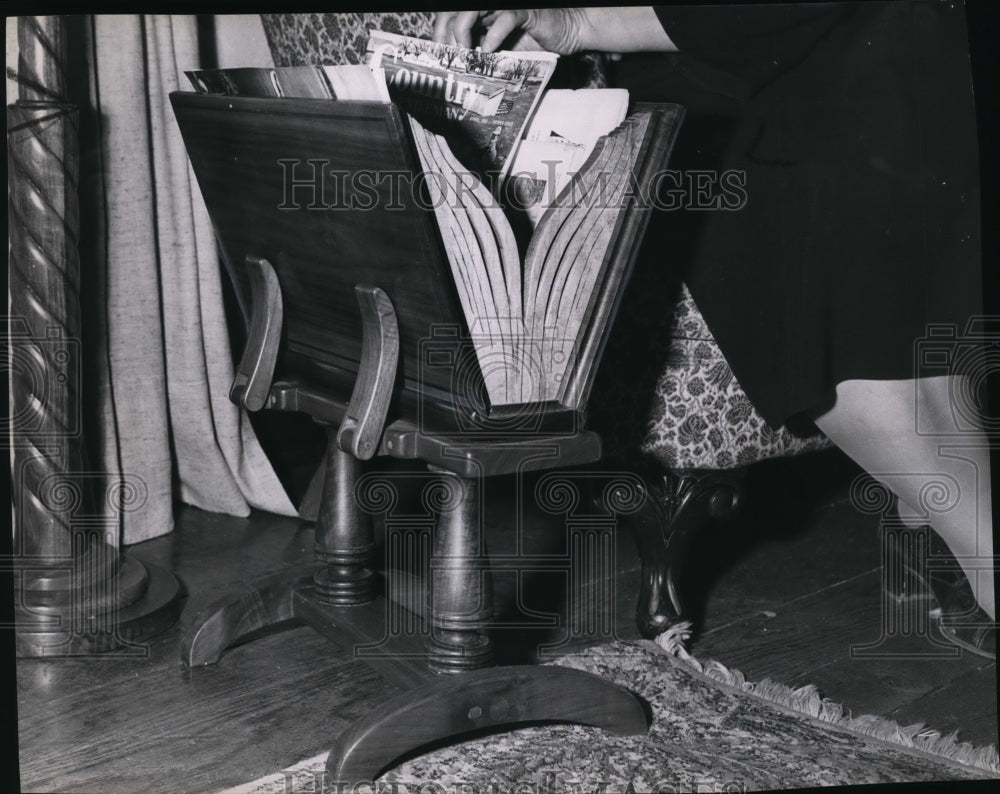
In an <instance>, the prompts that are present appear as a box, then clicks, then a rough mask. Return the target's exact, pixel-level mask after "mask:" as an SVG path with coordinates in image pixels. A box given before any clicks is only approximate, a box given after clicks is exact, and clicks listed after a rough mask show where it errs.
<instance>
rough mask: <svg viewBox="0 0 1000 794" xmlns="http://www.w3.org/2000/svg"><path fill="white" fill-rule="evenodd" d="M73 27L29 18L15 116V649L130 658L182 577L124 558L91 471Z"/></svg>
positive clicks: (163, 620) (170, 608)
mask: <svg viewBox="0 0 1000 794" xmlns="http://www.w3.org/2000/svg"><path fill="white" fill-rule="evenodd" d="M62 23H63V20H62V18H60V17H22V18H20V19H19V20H18V47H19V59H18V85H19V88H18V91H19V94H18V96H19V98H18V101H17V102H16V104H14V105H11V106H9V107H8V108H7V124H8V126H7V137H8V148H7V151H8V156H7V157H8V159H7V162H8V179H9V193H8V195H9V200H8V220H9V227H10V229H9V233H10V258H9V261H10V275H9V289H10V306H11V317H10V322H9V328H8V333H9V340H10V349H11V356H10V370H11V371H10V375H11V421H10V426H9V433H10V436H11V441H12V445H13V448H14V489H15V491H14V494H13V499H14V505H15V508H16V511H15V525H16V526H15V555H16V556H15V563H16V565H15V567H16V568H17V569H18V572H19V574H20V576H19V578H18V579H17V580H16V581H17V586H18V599H17V601H16V603H17V649H18V652H19V653H20V654H21V655H27V656H39V655H61V654H70V653H72V654H78V653H85V652H98V651H106V650H110V649H113V648H118V647H121V645H122V642H123V641H127V640H138V639H142V638H144V637H146V636H150V633H151V632H152V633H155V630H159V629H162V628H165V627H166V626H167V625H170V622H172V618H174V619H175V618H176V612H177V610H176V603H177V592H178V588H177V586H176V585H177V583H176V580H173V577H171V576H170V575H169V574H166V572H163V571H159V570H157V571H155V576H151V575H150V571H149V570H147V568H146V567H145V566H143V565H142V564H141V563H138V562H137V561H135V560H132V559H130V558H126V557H123V556H122V555H119V553H118V549H117V526H116V525H115V524H112V525H111V526H110V527H109V526H107V520H106V519H104V511H103V509H98V510H95V509H94V505H95V499H94V495H93V494H92V493H91V489H90V488H89V487H88V483H90V482H92V478H88V477H87V476H86V472H85V466H84V460H85V455H84V439H83V428H82V417H81V413H82V411H81V406H82V395H81V392H80V389H81V352H82V351H81V345H80V336H81V330H82V329H81V315H80V257H79V247H78V232H79V197H78V190H77V188H78V183H79V144H78V140H79V129H78V125H79V122H78V118H79V117H78V112H77V109H76V107H75V106H73V105H71V104H68V103H67V102H66V74H65V60H66V58H65V52H66V41H65V33H64V30H63V24H62ZM171 588H173V592H172V593H171ZM150 598H153V601H155V604H154V603H152V602H149V599H150ZM146 602H149V603H147V607H148V608H151V609H152V614H149V610H148V608H147V609H144V608H143V607H142V606H141V605H142V603H146ZM129 610H131V611H129Z"/></svg>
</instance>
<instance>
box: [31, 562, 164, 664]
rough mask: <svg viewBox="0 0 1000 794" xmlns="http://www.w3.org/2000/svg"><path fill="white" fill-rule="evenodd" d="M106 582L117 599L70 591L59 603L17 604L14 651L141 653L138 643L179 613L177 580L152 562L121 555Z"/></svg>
mask: <svg viewBox="0 0 1000 794" xmlns="http://www.w3.org/2000/svg"><path fill="white" fill-rule="evenodd" d="M137 572H138V573H139V577H138V578H139V579H141V580H142V581H143V582H144V585H145V586H143V587H141V592H137V588H136V587H135V581H136V578H137V577H136V574H137ZM117 580H120V581H117ZM109 584H110V587H111V589H112V590H115V591H116V592H117V596H118V597H117V598H110V599H109V598H100V597H94V596H93V595H92V594H89V593H80V592H72V591H71V592H69V593H67V594H65V596H64V598H62V599H60V601H61V604H60V605H59V606H49V605H47V606H44V607H37V608H35V607H32V606H30V605H29V606H25V605H24V604H19V605H18V606H17V609H16V615H15V625H16V631H15V638H16V639H15V647H16V652H17V655H18V656H20V657H24V658H37V657H53V656H89V655H91V654H102V653H110V652H113V651H117V652H121V653H126V654H144V653H145V648H143V647H142V643H144V642H145V641H146V640H149V639H150V638H152V637H155V636H156V635H157V634H161V633H162V632H164V631H166V630H167V629H168V628H170V626H172V625H173V624H174V623H176V622H177V619H178V618H179V617H180V612H181V596H182V595H183V591H182V588H181V584H180V582H178V580H177V579H176V578H175V577H174V575H173V574H171V573H170V572H169V571H167V570H165V569H163V568H161V567H159V566H158V565H152V564H149V563H143V562H140V561H139V560H137V559H135V558H134V557H130V556H128V555H125V554H123V555H122V557H121V562H120V565H119V574H118V576H117V577H116V581H113V582H111V583H109ZM87 596H89V597H87ZM123 596H124V598H123Z"/></svg>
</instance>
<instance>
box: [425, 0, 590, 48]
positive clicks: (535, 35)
mask: <svg viewBox="0 0 1000 794" xmlns="http://www.w3.org/2000/svg"><path fill="white" fill-rule="evenodd" d="M479 25H481V26H482V27H484V28H485V29H486V30H485V32H484V33H483V35H482V39H481V40H480V41H479V42H474V41H473V31H474V29H475V28H476V27H477V26H479ZM587 25H588V20H587V12H586V9H581V8H536V9H519V10H511V11H444V12H439V13H438V14H436V15H435V19H434V41H437V42H441V43H442V44H453V45H458V46H460V47H472V46H474V45H475V44H478V46H480V47H482V48H483V50H484V51H485V52H493V51H495V50H497V49H498V48H499V47H500V46H501V45H502V44H503V43H504V42H505V41H507V40H508V39H510V42H509V43H508V47H509V48H510V49H515V50H525V49H531V50H548V51H549V52H556V53H559V54H560V55H569V54H571V53H574V52H578V51H579V50H581V49H583V42H584V40H585V31H586V29H587Z"/></svg>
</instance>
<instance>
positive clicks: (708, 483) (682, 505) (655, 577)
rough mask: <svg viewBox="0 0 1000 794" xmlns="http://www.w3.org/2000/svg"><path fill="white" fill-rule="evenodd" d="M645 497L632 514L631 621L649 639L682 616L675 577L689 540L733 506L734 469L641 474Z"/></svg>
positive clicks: (738, 477)
mask: <svg viewBox="0 0 1000 794" xmlns="http://www.w3.org/2000/svg"><path fill="white" fill-rule="evenodd" d="M645 487H646V490H647V494H646V496H647V498H646V499H645V501H644V502H643V505H642V508H641V509H640V510H639V511H638V512H637V513H636V514H635V515H634V516H633V518H632V526H633V527H634V529H635V533H636V543H637V545H638V549H639V558H640V559H641V561H642V587H641V589H640V591H639V603H638V606H637V610H636V619H637V621H638V625H639V631H641V632H642V634H643V636H645V637H655V636H656V635H658V634H661V633H662V632H663V631H665V630H666V629H667V628H668V627H670V626H671V625H673V624H675V623H677V622H678V621H679V620H681V619H682V618H683V617H684V616H685V614H686V610H685V609H684V606H683V604H682V603H681V596H680V588H679V587H678V579H679V577H680V572H681V566H682V565H683V562H684V559H685V555H686V553H687V550H688V547H689V545H690V543H691V540H692V538H694V536H695V535H696V534H697V533H698V532H699V531H700V530H701V528H702V527H703V526H704V525H705V524H706V523H707V522H708V520H709V519H710V518H714V519H726V518H729V517H730V516H732V515H733V514H734V513H735V512H736V510H737V509H738V507H739V503H740V498H741V492H742V473H741V472H740V471H739V470H733V471H730V470H719V471H677V472H669V471H668V472H666V473H664V474H663V475H662V476H661V477H660V478H657V479H654V478H645Z"/></svg>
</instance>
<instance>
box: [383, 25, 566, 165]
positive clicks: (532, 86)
mask: <svg viewBox="0 0 1000 794" xmlns="http://www.w3.org/2000/svg"><path fill="white" fill-rule="evenodd" d="M367 53H368V63H369V64H370V65H371V66H372V67H373V68H380V69H382V70H383V71H384V73H385V79H386V84H387V86H388V89H389V96H390V97H391V98H392V101H394V102H395V103H396V104H398V105H399V106H400V107H401V108H403V110H405V111H406V112H407V113H409V114H410V115H411V116H412V117H413V118H415V119H416V120H417V121H419V122H420V123H421V124H422V125H423V126H424V127H426V128H427V129H428V130H431V131H433V132H436V133H440V134H446V135H447V137H448V139H449V142H450V143H451V144H452V149H453V151H454V154H455V156H456V157H457V158H458V160H459V162H461V163H462V164H463V165H464V166H465V167H466V168H469V169H470V170H472V171H474V172H477V173H479V174H481V175H485V174H496V176H497V178H498V179H502V178H503V177H505V176H506V175H507V173H508V172H509V171H510V167H511V164H512V162H513V156H514V153H515V152H516V150H517V146H518V142H519V141H520V139H521V134H522V132H523V131H524V128H525V126H526V125H527V123H528V120H529V119H530V118H531V116H532V113H533V112H534V109H535V105H536V104H537V103H538V100H539V98H540V97H541V94H542V91H543V90H544V89H545V86H546V84H547V83H548V81H549V78H550V77H551V76H552V72H553V71H554V69H555V65H556V61H557V59H558V57H559V56H557V55H555V54H553V53H548V52H509V51H505V50H500V51H497V52H483V51H482V50H478V49H476V50H473V49H467V48H464V47H457V46H452V45H448V44H439V43H437V42H433V41H430V40H427V39H417V38H413V37H411V36H400V35H398V34H395V33H387V32H385V31H382V30H372V31H370V36H369V39H368V48H367Z"/></svg>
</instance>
